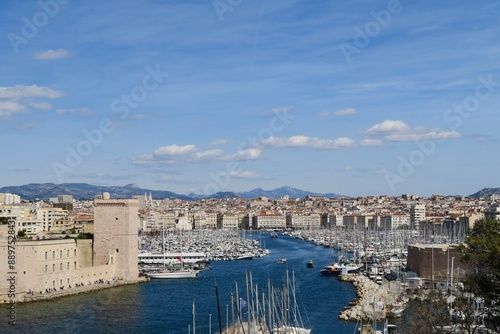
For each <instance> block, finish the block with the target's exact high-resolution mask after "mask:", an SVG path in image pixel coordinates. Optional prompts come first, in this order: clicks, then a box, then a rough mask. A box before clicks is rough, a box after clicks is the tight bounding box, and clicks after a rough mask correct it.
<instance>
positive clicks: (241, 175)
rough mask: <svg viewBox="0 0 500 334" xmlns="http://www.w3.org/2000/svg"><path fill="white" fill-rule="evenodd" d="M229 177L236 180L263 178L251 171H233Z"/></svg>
mask: <svg viewBox="0 0 500 334" xmlns="http://www.w3.org/2000/svg"><path fill="white" fill-rule="evenodd" d="M229 176H231V177H234V178H235V179H251V180H254V179H260V178H261V176H260V175H259V174H256V173H253V172H250V171H242V172H236V171H231V172H229Z"/></svg>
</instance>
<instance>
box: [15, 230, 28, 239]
mask: <svg viewBox="0 0 500 334" xmlns="http://www.w3.org/2000/svg"><path fill="white" fill-rule="evenodd" d="M17 236H18V237H19V238H23V237H25V236H26V232H24V231H23V230H19V231H17Z"/></svg>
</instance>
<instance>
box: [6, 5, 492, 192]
mask: <svg viewBox="0 0 500 334" xmlns="http://www.w3.org/2000/svg"><path fill="white" fill-rule="evenodd" d="M0 9H1V10H0V30H1V32H2V34H1V35H2V38H1V47H0V56H1V59H2V62H1V66H0V131H1V141H2V145H1V151H0V152H1V153H2V157H3V163H2V164H1V165H0V175H2V178H1V180H2V182H1V183H2V184H1V185H2V186H8V185H21V184H26V183H31V182H35V183H38V182H55V183H62V182H85V183H91V184H98V185H125V184H129V183H135V184H137V185H138V186H140V187H145V188H151V189H162V190H171V191H175V192H178V193H190V192H195V193H204V194H209V193H213V192H216V191H246V190H250V189H253V188H255V187H262V188H264V189H271V188H276V187H280V186H284V185H288V186H292V187H297V188H301V189H306V190H310V191H316V192H336V193H340V194H345V195H351V196H356V195H380V194H388V195H399V194H403V193H410V194H418V195H423V196H428V195H431V194H463V195H468V194H471V193H473V192H475V191H477V190H479V189H481V188H484V187H498V186H500V184H498V165H499V163H500V155H499V154H498V152H499V151H500V150H499V149H500V147H499V146H500V145H499V142H498V124H500V113H499V112H498V105H499V102H500V71H499V70H500V66H499V65H500V60H499V57H498V55H499V54H500V34H498V31H500V21H499V20H498V17H499V16H500V3H498V2H496V1H475V2H465V1H463V2H457V1H438V2H437V1H416V0H413V1H409V0H401V1H395V0H390V1H319V2H318V1H314V2H313V1H289V0H287V1H266V0H258V1H248V0H220V1H218V0H216V1H182V2H181V1H160V0H157V1H152V0H151V1H138V0H137V1H127V2H126V3H125V4H124V3H123V2H110V1H68V0H64V1H63V0H45V1H44V0H42V1H22V2H20V1H11V2H2V4H1V5H0Z"/></svg>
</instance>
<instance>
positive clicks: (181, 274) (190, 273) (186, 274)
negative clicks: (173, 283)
mask: <svg viewBox="0 0 500 334" xmlns="http://www.w3.org/2000/svg"><path fill="white" fill-rule="evenodd" d="M198 273H199V271H198V270H192V269H181V270H172V271H169V270H161V271H158V272H149V273H147V276H148V277H149V278H161V279H176V278H198Z"/></svg>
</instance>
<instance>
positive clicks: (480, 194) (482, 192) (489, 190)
mask: <svg viewBox="0 0 500 334" xmlns="http://www.w3.org/2000/svg"><path fill="white" fill-rule="evenodd" d="M494 194H496V195H500V188H483V189H481V190H479V191H478V192H477V193H474V194H472V195H470V196H471V197H476V198H479V197H487V196H489V195H494Z"/></svg>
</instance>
